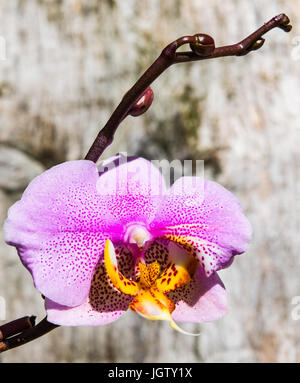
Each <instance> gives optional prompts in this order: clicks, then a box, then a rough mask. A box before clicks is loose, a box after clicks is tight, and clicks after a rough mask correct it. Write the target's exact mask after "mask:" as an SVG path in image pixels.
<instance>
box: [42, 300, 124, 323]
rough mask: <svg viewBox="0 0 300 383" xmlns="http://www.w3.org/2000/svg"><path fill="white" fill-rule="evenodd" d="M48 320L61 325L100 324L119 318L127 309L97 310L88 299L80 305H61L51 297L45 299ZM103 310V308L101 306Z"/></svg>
mask: <svg viewBox="0 0 300 383" xmlns="http://www.w3.org/2000/svg"><path fill="white" fill-rule="evenodd" d="M45 305H46V310H47V320H48V321H49V322H51V323H54V324H57V325H60V326H100V325H104V324H108V323H111V322H114V321H116V320H117V319H119V318H120V317H121V316H122V315H123V314H124V312H125V310H121V309H120V310H115V311H109V312H105V311H96V310H94V308H93V307H92V306H91V305H90V303H89V301H88V300H86V301H85V302H84V303H82V304H81V305H80V306H77V307H68V306H61V305H59V304H57V303H55V302H53V301H51V300H49V299H46V300H45ZM100 310H101V308H100Z"/></svg>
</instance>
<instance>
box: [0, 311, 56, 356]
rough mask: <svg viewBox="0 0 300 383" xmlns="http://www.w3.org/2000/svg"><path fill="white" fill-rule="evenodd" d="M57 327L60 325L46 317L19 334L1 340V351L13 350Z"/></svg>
mask: <svg viewBox="0 0 300 383" xmlns="http://www.w3.org/2000/svg"><path fill="white" fill-rule="evenodd" d="M56 327H59V326H57V325H55V324H53V323H50V322H48V321H47V317H46V318H44V319H43V320H42V321H41V322H40V323H38V324H37V325H36V326H34V327H32V328H30V329H28V330H26V331H24V332H22V333H21V334H19V335H15V336H13V337H11V338H8V339H4V340H3V341H2V342H0V353H1V352H4V351H8V350H11V349H12V348H15V347H19V346H22V345H23V344H25V343H28V342H31V341H33V340H34V339H37V338H39V337H41V336H43V335H45V334H47V333H48V332H50V331H52V330H54V329H55V328H56Z"/></svg>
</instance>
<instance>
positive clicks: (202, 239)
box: [4, 157, 251, 329]
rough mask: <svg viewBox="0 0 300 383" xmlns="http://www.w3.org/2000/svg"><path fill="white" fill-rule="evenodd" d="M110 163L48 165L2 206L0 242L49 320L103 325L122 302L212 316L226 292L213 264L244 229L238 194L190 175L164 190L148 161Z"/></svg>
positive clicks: (225, 258) (246, 236) (140, 309)
mask: <svg viewBox="0 0 300 383" xmlns="http://www.w3.org/2000/svg"><path fill="white" fill-rule="evenodd" d="M118 161H119V157H114V158H112V159H109V160H107V161H105V162H104V163H102V167H103V168H104V167H105V168H106V171H102V172H101V173H100V172H99V169H98V168H97V166H96V165H95V163H93V162H91V161H86V160H82V161H70V162H65V163H63V164H60V165H57V166H54V167H53V168H51V169H49V170H47V171H46V172H44V173H43V174H41V175H40V176H38V177H37V178H35V179H34V180H33V181H32V182H31V183H30V184H29V186H28V187H27V189H26V190H25V192H24V194H23V196H22V199H21V200H20V201H18V202H16V203H15V204H14V205H13V206H12V207H11V208H10V209H9V212H8V218H7V221H6V223H5V226H4V228H5V233H6V241H7V243H8V244H10V245H13V246H15V247H16V248H17V250H18V254H19V256H20V258H21V261H22V263H23V264H24V266H25V267H26V268H27V269H28V270H29V271H30V273H31V274H32V277H33V280H34V284H35V287H36V288H37V289H38V290H39V291H40V292H41V293H42V294H43V295H44V296H45V305H46V310H47V315H48V321H50V322H52V323H55V324H58V325H70V326H75V325H76V326H77V325H103V324H107V323H110V322H113V321H115V320H117V319H118V318H120V317H121V316H122V314H123V313H124V312H125V311H126V310H127V309H128V308H130V309H131V310H133V311H134V312H136V313H139V314H141V315H142V316H143V317H146V318H149V319H158V320H168V321H170V324H171V325H172V327H174V328H176V329H178V327H177V325H176V324H175V322H174V321H181V322H207V321H214V320H216V319H219V318H220V317H222V316H223V315H224V314H225V313H226V310H227V300H226V292H225V288H224V286H223V284H222V282H221V280H220V278H219V276H218V275H217V273H216V271H218V270H220V269H222V268H224V267H227V266H228V265H229V264H230V263H231V262H232V260H233V257H234V256H235V255H237V254H241V253H243V252H244V251H245V249H246V247H247V245H248V243H249V240H250V236H251V227H250V224H249V222H248V220H247V219H246V218H245V216H244V215H243V212H242V209H241V206H240V204H239V202H238V201H237V200H236V198H235V197H234V196H233V195H232V194H231V193H230V192H229V191H227V190H226V189H224V188H223V187H222V186H220V185H219V184H217V183H215V182H211V181H204V180H201V179H200V178H198V177H182V178H180V179H179V180H177V181H176V182H175V183H174V184H173V185H172V187H170V188H169V189H168V190H167V188H166V186H165V182H164V179H163V177H162V175H161V173H160V172H159V170H158V169H157V168H156V167H155V166H153V165H152V164H151V163H150V162H149V161H147V160H145V159H142V158H135V159H130V161H128V162H126V163H125V164H124V163H123V164H122V163H118V166H112V165H115V164H116V163H117V162H118ZM195 181H197V182H195ZM199 185H200V186H199ZM201 185H202V187H201Z"/></svg>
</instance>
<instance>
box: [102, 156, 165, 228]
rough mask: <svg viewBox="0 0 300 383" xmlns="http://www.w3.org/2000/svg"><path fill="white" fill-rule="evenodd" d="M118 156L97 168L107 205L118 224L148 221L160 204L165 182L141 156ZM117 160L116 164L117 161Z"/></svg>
mask: <svg viewBox="0 0 300 383" xmlns="http://www.w3.org/2000/svg"><path fill="white" fill-rule="evenodd" d="M122 161H123V160H122V157H121V156H119V157H117V158H115V159H114V160H113V161H110V162H108V161H105V162H104V163H103V164H102V166H101V169H104V170H105V169H108V170H107V171H102V173H101V169H100V178H99V185H100V186H101V188H102V193H101V194H102V195H103V197H104V198H105V204H106V207H107V209H108V210H109V211H110V212H111V213H112V214H113V216H114V217H115V219H116V221H117V222H118V225H119V227H120V228H124V227H125V226H126V225H128V224H131V223H134V222H140V223H144V224H145V225H146V226H147V225H148V224H150V222H151V221H152V219H153V218H154V216H155V213H156V211H157V209H158V207H159V205H160V202H161V198H162V196H163V195H164V194H165V193H166V191H165V190H166V186H165V182H164V179H163V177H162V175H161V173H160V171H159V170H158V169H157V168H156V167H155V166H154V165H152V164H151V162H149V161H147V160H145V159H143V158H127V162H125V163H123V162H122ZM116 164H117V165H116Z"/></svg>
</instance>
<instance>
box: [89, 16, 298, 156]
mask: <svg viewBox="0 0 300 383" xmlns="http://www.w3.org/2000/svg"><path fill="white" fill-rule="evenodd" d="M289 22H290V20H289V18H288V17H287V16H286V15H285V14H283V13H282V14H280V15H278V16H275V17H273V18H272V19H271V20H270V21H268V22H267V23H265V24H264V25H263V26H261V27H260V28H258V29H257V30H256V31H255V32H253V33H252V34H250V35H249V36H247V37H246V38H245V39H244V40H242V41H240V42H239V43H236V44H233V45H226V46H222V47H218V48H214V49H213V50H212V51H210V52H209V54H204V55H199V54H197V53H195V52H194V51H188V52H176V51H177V49H178V48H179V47H181V46H182V45H185V44H195V43H196V42H197V37H196V36H197V35H195V36H183V37H180V38H179V39H177V40H176V41H173V42H172V43H171V44H169V45H168V46H167V47H166V48H165V49H163V51H162V53H161V55H160V56H159V57H158V58H157V59H156V60H155V61H154V63H153V64H152V65H151V66H150V67H149V68H148V69H147V70H146V72H145V73H144V74H143V75H142V76H141V77H140V78H139V79H138V80H137V82H136V83H135V84H134V85H133V87H132V88H131V89H130V90H129V91H128V92H127V93H126V94H125V96H124V97H123V99H122V101H121V102H120V104H119V105H118V106H117V108H116V109H115V111H114V112H113V114H112V115H111V117H110V119H109V120H108V121H107V123H106V125H105V126H104V127H103V129H102V130H101V131H100V132H99V134H98V136H97V137H96V139H95V141H94V143H93V144H92V146H91V148H90V150H89V151H88V153H87V155H86V156H85V159H86V160H90V161H93V162H97V161H98V159H99V157H100V156H101V154H102V153H103V152H104V150H105V149H106V148H107V146H109V145H110V144H111V143H112V141H113V137H114V134H115V132H116V130H117V129H118V126H119V125H120V123H121V122H122V121H123V120H124V119H125V117H126V116H127V115H128V114H129V111H130V108H131V107H132V106H133V105H134V103H135V102H136V101H137V100H138V99H139V97H140V95H141V94H142V93H143V92H144V91H145V90H146V89H147V87H149V86H150V84H151V83H152V82H153V81H154V80H156V79H157V78H158V77H159V76H160V75H161V74H162V73H163V72H164V71H165V70H166V69H167V68H169V67H170V66H171V65H173V64H178V63H184V62H191V61H199V60H207V59H213V58H218V57H226V56H243V55H246V54H248V53H249V52H251V51H254V50H257V49H259V48H260V47H261V46H262V45H263V43H264V39H263V38H262V36H263V35H264V34H265V33H267V32H268V31H270V30H271V29H273V28H276V27H279V28H281V29H283V30H284V31H285V32H289V31H290V30H291V28H292V27H291V25H290V24H289Z"/></svg>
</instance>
